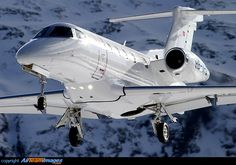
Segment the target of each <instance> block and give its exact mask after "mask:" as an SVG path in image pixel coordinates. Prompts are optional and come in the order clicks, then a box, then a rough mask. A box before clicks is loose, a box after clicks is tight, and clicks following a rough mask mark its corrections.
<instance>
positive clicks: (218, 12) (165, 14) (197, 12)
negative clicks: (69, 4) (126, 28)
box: [109, 8, 236, 23]
mask: <svg viewBox="0 0 236 165" xmlns="http://www.w3.org/2000/svg"><path fill="white" fill-rule="evenodd" d="M179 12H181V13H182V14H186V15H225V14H236V10H228V11H224V10H193V9H192V8H189V10H180V11H179ZM173 15H174V11H173V12H162V13H154V14H145V15H137V16H130V17H122V18H115V19H110V20H109V21H110V22H113V23H115V22H125V21H137V20H147V19H156V18H166V17H172V16H173Z"/></svg>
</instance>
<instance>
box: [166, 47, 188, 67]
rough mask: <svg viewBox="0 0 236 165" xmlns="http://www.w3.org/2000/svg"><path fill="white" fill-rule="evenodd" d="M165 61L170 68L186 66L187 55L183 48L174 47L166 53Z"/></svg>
mask: <svg viewBox="0 0 236 165" xmlns="http://www.w3.org/2000/svg"><path fill="white" fill-rule="evenodd" d="M165 61H166V65H167V66H168V68H169V69H171V70H177V69H180V68H182V67H183V66H184V64H185V62H186V55H185V53H184V51H183V50H182V49H181V48H173V49H170V50H169V51H168V52H167V53H166V55H165Z"/></svg>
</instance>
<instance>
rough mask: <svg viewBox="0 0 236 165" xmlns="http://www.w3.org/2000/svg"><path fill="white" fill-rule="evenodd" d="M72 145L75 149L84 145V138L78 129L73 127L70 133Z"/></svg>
mask: <svg viewBox="0 0 236 165" xmlns="http://www.w3.org/2000/svg"><path fill="white" fill-rule="evenodd" d="M69 140H70V144H71V145H72V146H73V147H78V146H79V145H80V144H81V143H82V138H81V136H80V135H79V131H78V129H77V127H71V128H70V132H69Z"/></svg>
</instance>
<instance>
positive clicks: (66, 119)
mask: <svg viewBox="0 0 236 165" xmlns="http://www.w3.org/2000/svg"><path fill="white" fill-rule="evenodd" d="M66 124H69V126H70V131H69V141H70V144H71V145H72V146H74V147H77V146H79V145H80V144H81V143H82V140H83V130H82V118H81V109H80V108H68V109H67V110H66V112H65V113H64V115H63V116H62V117H61V119H60V120H59V122H58V124H57V125H56V128H59V127H62V126H65V125H66Z"/></svg>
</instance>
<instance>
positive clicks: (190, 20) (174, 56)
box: [110, 6, 236, 83]
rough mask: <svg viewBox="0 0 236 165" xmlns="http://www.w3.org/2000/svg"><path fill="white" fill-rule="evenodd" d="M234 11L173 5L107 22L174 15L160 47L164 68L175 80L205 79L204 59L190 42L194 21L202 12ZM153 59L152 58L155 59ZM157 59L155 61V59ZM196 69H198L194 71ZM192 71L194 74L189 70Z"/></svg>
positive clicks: (216, 13) (194, 80) (206, 73)
mask: <svg viewBox="0 0 236 165" xmlns="http://www.w3.org/2000/svg"><path fill="white" fill-rule="evenodd" d="M224 14H236V11H222V10H217V11H216V10H195V9H193V8H189V7H180V6H179V7H176V8H175V9H174V10H173V11H171V12H162V13H154V14H146V15H138V16H131V17H123V18H117V19H110V22H114V23H115V22H125V21H136V20H147V19H157V18H166V17H173V24H172V28H171V31H170V33H169V35H168V39H167V42H166V45H165V47H164V50H163V53H164V55H163V57H164V60H165V64H166V68H164V69H166V70H168V71H169V73H171V74H172V76H173V77H175V80H176V81H180V82H184V83H194V82H201V81H206V80H207V79H208V78H209V76H210V73H209V71H208V69H207V68H206V66H205V64H204V63H203V61H202V60H201V59H200V58H199V57H198V56H197V55H196V54H194V53H193V52H192V51H191V50H192V42H193V35H194V31H196V29H197V23H198V22H202V21H203V16H204V15H207V16H210V15H224ZM154 63H155V62H154ZM156 63H157V62H156ZM196 69H197V70H199V71H196ZM190 73H193V74H190Z"/></svg>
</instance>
